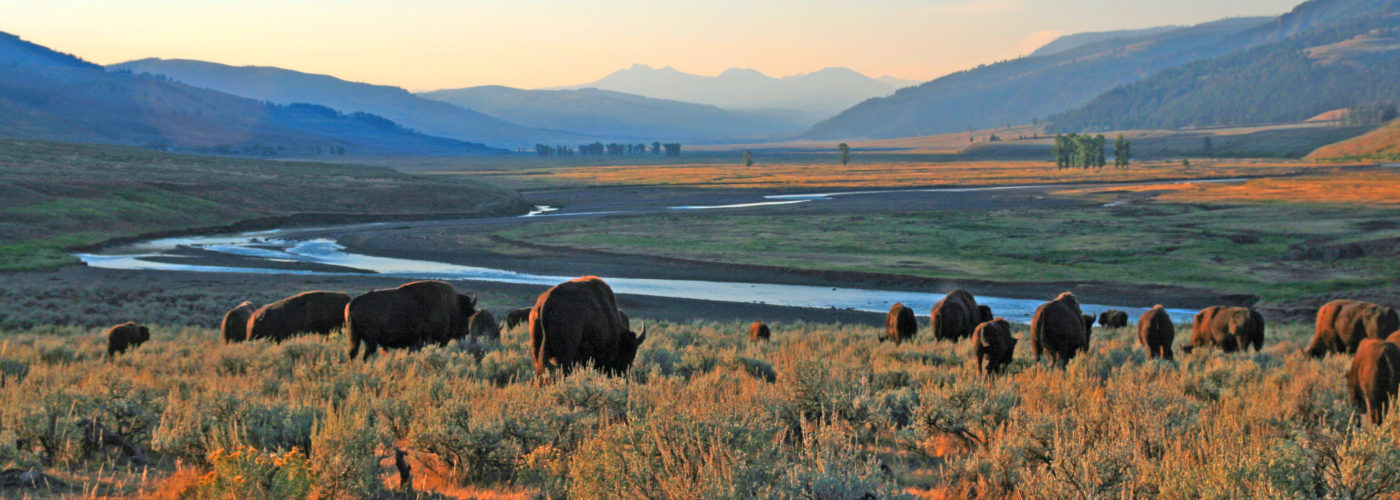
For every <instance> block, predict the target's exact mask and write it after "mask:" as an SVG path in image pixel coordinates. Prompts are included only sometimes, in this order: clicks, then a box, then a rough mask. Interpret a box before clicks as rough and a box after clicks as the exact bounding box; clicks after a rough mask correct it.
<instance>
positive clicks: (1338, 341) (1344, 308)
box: [1303, 299, 1400, 357]
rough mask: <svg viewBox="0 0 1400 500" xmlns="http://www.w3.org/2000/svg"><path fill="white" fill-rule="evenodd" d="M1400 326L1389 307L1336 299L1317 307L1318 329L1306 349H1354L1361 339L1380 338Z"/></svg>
mask: <svg viewBox="0 0 1400 500" xmlns="http://www.w3.org/2000/svg"><path fill="white" fill-rule="evenodd" d="M1395 330H1400V317H1397V316H1396V314H1395V310H1394V309H1391V308H1389V307H1385V306H1380V305H1376V304H1372V303H1370V302H1362V301H1359V300H1346V299H1341V300H1334V301H1331V302H1328V303H1326V304H1323V305H1322V307H1321V308H1319V309H1318V310H1317V329H1316V330H1315V331H1314V333H1313V338H1312V342H1309V343H1308V346H1307V347H1306V348H1304V349H1303V350H1304V351H1305V352H1307V353H1308V354H1310V355H1312V356H1314V357H1320V356H1322V355H1323V354H1327V353H1328V352H1353V351H1355V350H1356V346H1357V344H1360V343H1361V339H1364V338H1374V339H1379V338H1383V336H1385V335H1388V334H1389V333H1390V332H1393V331H1395Z"/></svg>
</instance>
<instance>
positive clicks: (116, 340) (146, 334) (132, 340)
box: [107, 321, 151, 359]
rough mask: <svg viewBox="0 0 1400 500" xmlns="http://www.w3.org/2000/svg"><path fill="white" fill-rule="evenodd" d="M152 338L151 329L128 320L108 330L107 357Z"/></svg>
mask: <svg viewBox="0 0 1400 500" xmlns="http://www.w3.org/2000/svg"><path fill="white" fill-rule="evenodd" d="M147 340H151V330H149V329H147V328H146V327H144V326H141V325H137V324H136V322H134V321H128V322H126V323H122V324H120V325H117V326H114V327H112V328H110V329H108V330H107V359H111V358H112V357H113V356H116V355H118V354H121V353H124V352H126V350H127V349H132V348H135V347H136V346H139V345H141V344H144V343H145V342H146V341H147Z"/></svg>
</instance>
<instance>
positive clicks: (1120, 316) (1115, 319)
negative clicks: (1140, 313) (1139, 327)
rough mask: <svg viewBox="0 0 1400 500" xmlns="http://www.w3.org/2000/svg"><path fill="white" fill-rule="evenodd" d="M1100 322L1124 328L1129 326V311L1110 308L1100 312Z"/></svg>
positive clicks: (1112, 326)
mask: <svg viewBox="0 0 1400 500" xmlns="http://www.w3.org/2000/svg"><path fill="white" fill-rule="evenodd" d="M1099 324H1100V325H1102V326H1106V327H1109V328H1123V327H1125V326H1128V313H1126V312H1123V311H1119V310H1117V309H1109V310H1107V311H1104V312H1101V313H1099Z"/></svg>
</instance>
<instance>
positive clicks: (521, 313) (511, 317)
mask: <svg viewBox="0 0 1400 500" xmlns="http://www.w3.org/2000/svg"><path fill="white" fill-rule="evenodd" d="M530 309H532V308H529V307H522V308H520V309H511V311H510V312H508V313H506V328H515V325H523V324H526V323H529V322H530Z"/></svg>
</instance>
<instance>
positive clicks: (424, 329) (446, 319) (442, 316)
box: [343, 281, 476, 359]
mask: <svg viewBox="0 0 1400 500" xmlns="http://www.w3.org/2000/svg"><path fill="white" fill-rule="evenodd" d="M343 310H344V313H343V314H344V318H345V324H346V337H347V338H348V339H349V340H350V351H349V353H348V354H349V355H350V358H351V359H354V358H355V356H356V355H358V354H359V350H360V344H361V343H363V344H364V345H365V353H364V359H369V357H370V356H372V355H374V354H375V353H377V352H378V351H379V348H380V347H383V348H387V349H417V348H419V347H422V346H424V345H427V344H430V343H431V344H437V345H439V346H444V345H447V343H448V342H449V341H451V340H453V339H460V338H462V337H466V336H467V335H468V334H470V332H471V331H470V326H471V324H470V321H471V317H472V315H473V314H475V313H476V297H473V296H469V295H463V294H460V293H457V290H456V289H455V288H452V285H450V284H448V283H446V282H442V281H414V282H412V283H405V284H403V285H399V287H398V288H385V289H380V290H371V291H369V292H366V293H365V294H363V295H360V296H359V297H355V300H352V301H350V303H349V304H348V305H346V306H344V308H343Z"/></svg>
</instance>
